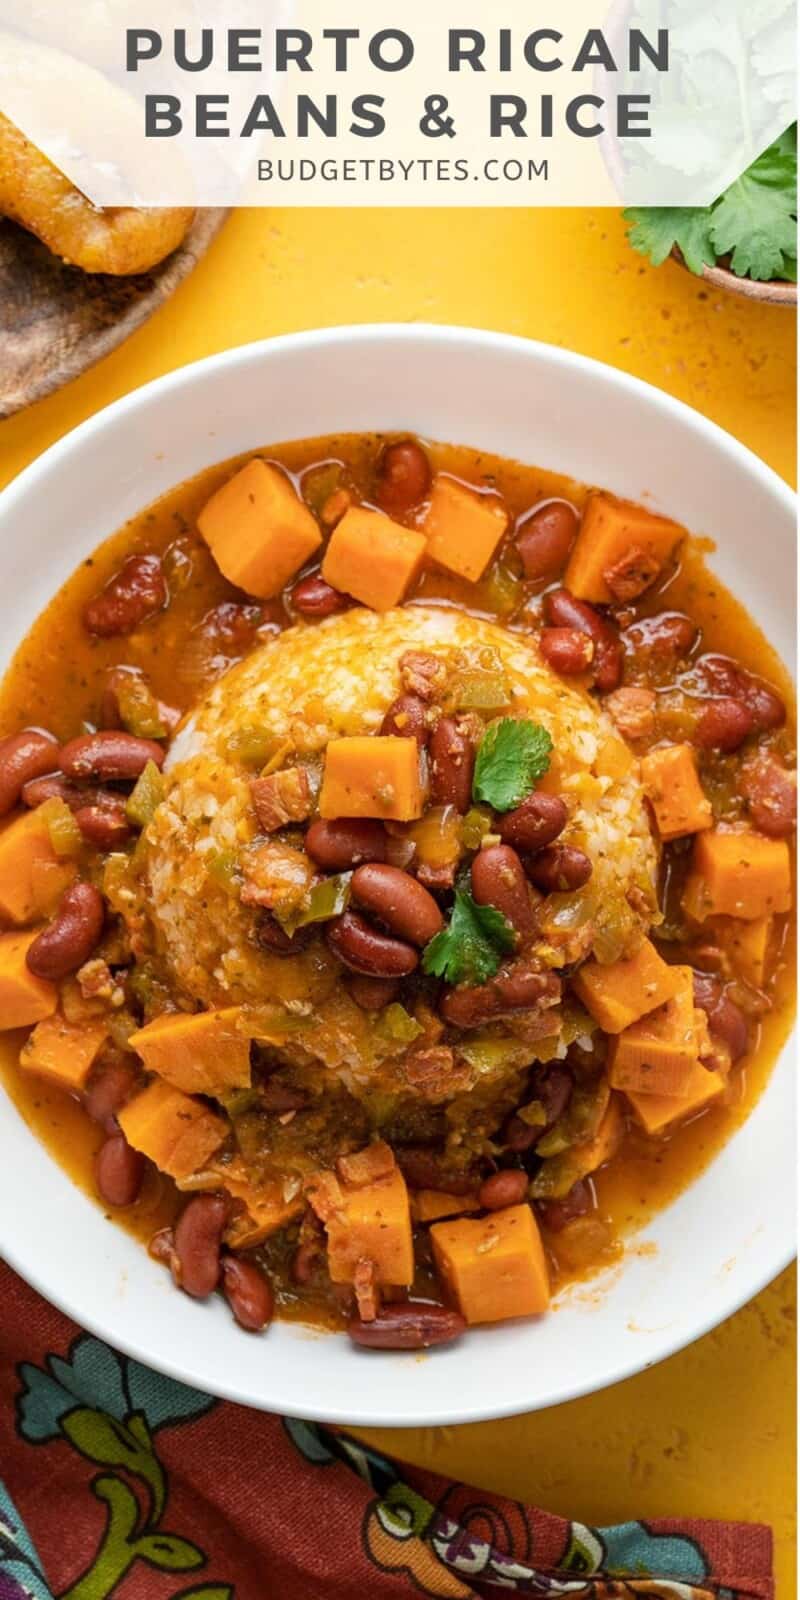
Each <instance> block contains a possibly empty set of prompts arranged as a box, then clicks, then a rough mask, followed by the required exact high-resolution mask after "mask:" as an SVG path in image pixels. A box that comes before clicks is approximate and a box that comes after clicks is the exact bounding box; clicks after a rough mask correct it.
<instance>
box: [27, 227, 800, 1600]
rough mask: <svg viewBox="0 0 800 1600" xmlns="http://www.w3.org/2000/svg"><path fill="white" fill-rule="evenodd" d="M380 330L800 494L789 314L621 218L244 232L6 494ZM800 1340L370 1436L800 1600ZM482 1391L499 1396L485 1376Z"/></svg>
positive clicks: (94, 374)
mask: <svg viewBox="0 0 800 1600" xmlns="http://www.w3.org/2000/svg"><path fill="white" fill-rule="evenodd" d="M378 321H432V322H453V323H461V324H471V325H473V326H482V327H488V328H498V329H502V330H504V331H506V332H510V333H518V334H525V335H528V336H531V337H534V338H537V339H543V340H546V341H549V342H551V343H553V344H558V345H563V346H566V347H568V348H571V349H574V350H580V351H583V352H584V353H585V354H587V355H591V356H595V357H598V358H599V359H600V360H603V361H607V362H610V363H611V364H612V365H614V366H618V367H622V368H625V369H626V370H627V371H629V372H633V373H636V374H637V375H638V376H639V377H642V378H646V379H648V380H649V381H650V382H651V383H654V384H656V385H658V386H659V387H661V388H663V389H667V390H669V391H670V392H671V393H672V394H674V395H677V396H678V397H679V398H680V399H682V400H686V401H688V402H689V404H690V405H693V406H695V407H696V408H697V409H698V410H700V411H702V412H704V413H705V414H706V416H709V417H711V418H713V419H714V420H715V421H716V422H719V423H721V424H722V426H723V427H724V428H727V429H728V430H729V431H730V432H731V433H733V434H735V435H737V437H738V438H740V439H742V440H743V441H744V442H745V443H746V444H747V445H749V446H750V448H751V449H753V450H755V451H756V452H757V453H758V454H759V455H760V456H762V457H763V458H764V460H766V461H768V462H769V463H770V465H771V466H773V467H774V468H775V469H776V470H777V471H778V472H781V473H782V474H783V475H784V476H785V477H787V478H790V477H791V475H792V473H793V470H794V460H795V381H796V380H795V371H794V357H795V346H794V337H795V318H794V316H793V315H792V313H791V312H787V311H785V310H782V309H779V308H771V307H762V306H758V305H752V304H749V303H747V302H745V301H741V300H737V299H735V298H733V297H731V296H726V295H722V294H719V293H716V292H712V291H709V290H707V289H706V288H705V286H704V285H703V284H702V283H700V282H698V280H696V279H694V278H692V277H690V276H689V275H688V274H687V273H685V272H683V271H682V270H681V269H680V268H679V267H677V266H675V265H673V264H671V263H670V264H668V265H667V266H665V267H662V268H660V269H659V270H658V271H654V270H653V269H652V268H650V267H649V266H648V265H647V264H646V263H645V262H643V261H642V260H641V259H640V258H639V257H638V256H636V255H634V254H633V253H632V252H631V251H630V250H629V248H628V246H627V245H626V243H625V239H624V230H623V225H622V223H621V221H620V219H619V217H618V216H617V214H616V213H613V212H606V211H570V210H560V211H558V210H553V211H532V212H522V211H479V212H458V211H435V212H415V211H362V212H357V211H340V212H336V211H332V210H331V211H328V210H325V211H321V210H320V211H304V210H296V211H290V210H286V211H271V212H266V211H263V212H253V211H250V212H248V211H243V212H239V213H237V214H236V215H234V216H233V217H232V218H231V219H230V221H229V222H228V224H227V226H226V228H225V229H224V231H223V233H222V235H221V236H220V237H219V239H218V240H217V242H216V243H215V244H214V246H213V247H212V249H211V250H210V252H209V254H208V255H207V256H206V257H205V259H204V260H203V261H202V262H201V264H200V266H199V267H198V269H197V271H196V272H195V273H194V275H193V276H192V277H191V278H190V279H189V280H188V281H187V282H186V283H185V284H183V285H182V287H181V288H180V289H179V290H178V292H177V293H176V294H175V296H174V297H173V299H172V300H170V301H169V303H168V304H167V305H166V306H165V307H164V308H163V309H162V310H161V311H159V313H158V314H157V315H156V316H155V317H154V318H153V319H152V321H151V322H150V323H148V325H147V326H146V327H145V328H143V329H141V330H140V332H139V333H137V334H136V335H135V336H134V337H133V338H132V339H130V340H129V341H128V343H127V344H125V345H123V346H122V348H121V349H120V350H118V351H116V352H115V353H114V354H113V355H111V356H110V357H108V358H107V359H106V360H105V361H104V362H102V363H101V365H100V366H99V367H96V368H95V369H94V370H93V371H91V372H89V373H87V374H86V375H84V377H82V378H80V379H79V380H78V381H77V382H76V383H73V384H72V385H71V386H70V387H68V388H67V389H64V390H62V391H61V392H60V393H59V394H57V395H54V396H52V397H51V398H50V399H48V400H45V401H43V402H42V403H41V404H40V405H38V406H35V407H33V408H32V409H31V410H29V411H27V412H25V413H23V414H22V415H21V416H18V417H15V418H12V419H10V421H8V422H6V423H4V424H0V483H3V482H6V481H8V480H9V479H10V478H12V477H13V476H14V474H15V473H16V472H18V471H19V470H20V469H21V468H22V467H24V466H25V465H26V464H27V462H29V461H31V460H33V458H34V457H35V456H37V455H39V454H40V452H41V451H42V450H44V449H45V448H46V447H47V446H48V445H49V444H51V443H52V442H53V440H55V439H58V438H59V437H60V436H61V435H62V434H64V433H66V432H67V431H68V430H69V429H70V428H72V427H74V426H75V425H76V424H77V423H78V422H80V421H82V419H83V418H84V417H87V416H89V415H90V414H91V413H92V412H94V411H97V410H99V409H100V407H101V406H104V405H106V404H108V402H109V401H111V400H114V399H116V398H117V396H118V395H121V394H124V393H126V392H127V391H128V390H130V389H133V388H136V387H137V386H138V385H139V384H142V383H145V382H147V381H148V379H150V378H154V377H156V376H157V375H158V374H159V373H162V372H166V371H168V370H169V369H170V368H173V367H177V366H182V365H183V364H184V363H186V362H188V361H193V360H196V359H197V358H198V357H200V356H204V355H207V354H209V353H210V352H211V351H215V350H221V349H224V348H225V347H227V346H231V345H237V344H243V343H246V342H247V341H248V340H250V339H257V338H262V337H264V336H266V335H270V334H275V333H285V332H289V331H291V330H292V329H296V328H307V327H314V326H320V325H323V324H326V325H330V324H334V323H346V322H378ZM543 464H544V465H546V463H543ZM676 470H679V464H676ZM109 531H111V530H109ZM753 536H754V538H757V537H758V530H757V529H754V530H753ZM764 1178H765V1182H768V1174H767V1173H765V1175H764ZM794 1326H795V1299H794V1286H793V1276H792V1274H791V1273H789V1272H787V1273H786V1274H784V1276H783V1277H781V1278H780V1279H778V1281H777V1282H776V1283H774V1284H773V1285H772V1286H771V1287H770V1288H769V1289H767V1290H765V1292H764V1293H763V1294H762V1295H760V1296H759V1298H758V1299H757V1300H755V1301H754V1302H753V1303H752V1304H751V1305H750V1306H748V1307H746V1308H745V1309H744V1310H743V1311H741V1312H740V1313H739V1314H738V1316H736V1317H734V1318H732V1319H731V1321H729V1322H728V1323H726V1324H725V1325H724V1326H723V1327H721V1328H719V1329H718V1330H717V1331H716V1332H715V1333H712V1334H710V1335H708V1337H706V1338H705V1339H702V1340H701V1341H700V1342H699V1343H698V1344H696V1345H694V1346H693V1347H692V1348H691V1349H689V1350H686V1351H684V1352H683V1353H682V1354H680V1355H677V1356H675V1357H673V1358H672V1359H671V1360H670V1361H667V1362H665V1363H664V1364H663V1365H661V1366H660V1367H656V1368H654V1369H653V1370H652V1371H650V1372H647V1373H644V1374H642V1375H641V1376H640V1377H638V1378H634V1379H631V1380H630V1381H629V1382H627V1383H625V1384H622V1385H620V1386H618V1387H617V1388H615V1389H611V1390H607V1391H606V1392H605V1393H603V1394H598V1395H594V1396H593V1397H591V1398H589V1399H586V1400H580V1401H575V1402H573V1403H572V1404H571V1405H567V1406H562V1407H559V1408H557V1409H555V1410H552V1411H548V1412H540V1413H538V1414H537V1415H533V1416H523V1417H516V1418H512V1419H510V1420H508V1421H505V1422H499V1423H493V1424H490V1423H485V1424H480V1425H473V1426H470V1427H465V1428H447V1429H445V1428H430V1429H413V1430H410V1431H407V1432H397V1431H389V1430H375V1431H373V1432H371V1433H370V1434H369V1435H364V1436H365V1437H368V1438H369V1439H371V1440H372V1441H373V1442H375V1443H376V1444H378V1445H379V1446H380V1447H381V1448H384V1449H387V1450H389V1451H394V1452H395V1453H396V1454H400V1455H403V1456H404V1457H405V1458H406V1459H408V1460H414V1461H418V1462H422V1463H424V1464H426V1465H427V1466H430V1467H433V1468H435V1469H436V1470H438V1471H441V1472H445V1473H453V1474H457V1475H460V1476H463V1477H465V1478H467V1479H469V1480H471V1481H472V1482H474V1483H477V1484H480V1485H481V1486H485V1487H490V1488H494V1489H498V1490H501V1491H505V1492H506V1493H508V1494H511V1495H514V1496H515V1497H517V1498H521V1499H530V1500H533V1501H536V1502H538V1503H539V1504H540V1505H542V1506H545V1507H547V1508H548V1509H549V1510H552V1511H556V1512H562V1513H564V1514H565V1515H569V1516H572V1517H576V1518H579V1519H581V1520H582V1521H585V1522H609V1521H618V1520H625V1519H627V1518H629V1517H634V1516H644V1517H649V1516H650V1517H654V1516H659V1515H663V1516H676V1515H680V1514H686V1513H691V1514H692V1515H693V1516H708V1517H740V1518H744V1519H746V1518H752V1519H761V1520H763V1521H765V1522H769V1523H771V1524H772V1525H773V1527H774V1529H775V1533H776V1538H777V1571H778V1585H779V1587H778V1593H779V1595H780V1596H781V1600H788V1597H789V1596H791V1595H793V1594H794V1561H793V1555H792V1538H793V1512H794V1505H795V1487H794V1418H795V1399H794V1392H795V1357H794ZM479 1381H482V1382H483V1383H485V1384H486V1386H487V1390H490V1388H491V1381H492V1374H491V1369H490V1368H489V1366H488V1364H487V1366H486V1367H485V1369H484V1370H483V1371H482V1373H481V1375H480V1379H479Z"/></svg>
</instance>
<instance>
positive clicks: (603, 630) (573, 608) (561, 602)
mask: <svg viewBox="0 0 800 1600" xmlns="http://www.w3.org/2000/svg"><path fill="white" fill-rule="evenodd" d="M544 614H545V618H546V620H547V622H548V623H549V625H550V627H552V628H574V629H576V630H577V632H578V633H585V634H587V635H588V637H589V638H590V639H593V640H594V682H595V687H596V688H598V689H599V690H600V691H601V693H602V694H609V693H610V692H611V690H612V689H616V688H618V687H619V684H620V683H621V681H622V667H623V651H622V645H621V644H620V641H619V635H618V634H617V633H616V631H615V629H614V628H612V626H611V623H610V622H607V621H606V619H605V617H601V615H600V613H599V611H595V608H594V606H590V605H587V604H586V601H585V600H578V599H577V598H576V596H575V595H573V594H570V592H569V589H551V590H549V592H548V593H547V594H546V595H545V597H544Z"/></svg>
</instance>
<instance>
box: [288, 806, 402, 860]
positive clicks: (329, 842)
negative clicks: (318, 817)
mask: <svg viewBox="0 0 800 1600" xmlns="http://www.w3.org/2000/svg"><path fill="white" fill-rule="evenodd" d="M303 843H304V846H305V850H306V854H307V855H309V856H310V857H311V860H312V861H313V862H314V863H315V864H316V866H318V867H322V870H323V872H350V871H351V870H352V868H353V867H358V866H360V865H361V864H362V862H364V861H385V860H386V852H387V849H388V840H387V836H386V829H385V828H384V826H383V823H382V822H372V821H371V820H370V819H369V818H368V817H341V818H340V819H339V820H338V821H336V822H322V821H319V822H312V824H311V827H310V828H308V829H307V831H306V836H305V839H304V841H303Z"/></svg>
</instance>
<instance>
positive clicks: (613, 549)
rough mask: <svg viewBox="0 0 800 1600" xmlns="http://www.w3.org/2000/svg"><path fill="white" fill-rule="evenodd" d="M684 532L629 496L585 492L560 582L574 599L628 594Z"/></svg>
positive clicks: (649, 577)
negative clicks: (577, 526)
mask: <svg viewBox="0 0 800 1600" xmlns="http://www.w3.org/2000/svg"><path fill="white" fill-rule="evenodd" d="M685 536H686V535H685V531H684V529H683V528H680V527H679V526H678V524H677V522H670V521H669V520H668V519H667V518H666V517H657V516H656V515H655V514H654V513H653V512H652V511H648V510H646V508H645V507H644V506H637V505H635V504H634V503H633V501H631V500H618V499H617V498H616V496H615V495H613V494H606V493H596V494H590V496H589V498H588V500H587V502H586V509H585V511H584V513H583V521H582V523H581V526H580V531H579V533H578V537H577V539H576V540H575V544H574V545H573V548H572V555H571V556H570V559H569V562H568V564H567V570H566V573H565V574H564V583H565V585H566V587H567V588H568V589H569V590H570V592H571V593H572V594H574V595H577V596H578V598H579V599H580V600H591V601H592V602H593V603H595V604H600V605H612V604H614V603H615V602H617V603H618V602H620V601H622V602H626V601H627V600H630V599H634V598H635V597H636V595H637V594H641V593H642V592H643V591H644V589H646V588H649V587H650V584H651V583H652V582H654V581H655V579H656V578H657V576H658V574H659V572H660V571H661V569H662V568H663V567H664V566H666V563H667V562H668V561H669V558H670V556H671V555H672V554H673V551H675V550H676V549H677V547H678V545H679V544H680V542H681V540H682V539H684V538H685ZM607 575H608V576H607ZM609 578H610V582H609ZM628 584H630V587H626V585H628Z"/></svg>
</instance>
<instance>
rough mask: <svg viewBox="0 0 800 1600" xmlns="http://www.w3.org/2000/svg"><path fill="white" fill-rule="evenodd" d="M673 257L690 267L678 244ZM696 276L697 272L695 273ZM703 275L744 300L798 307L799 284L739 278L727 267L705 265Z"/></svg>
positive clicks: (680, 263)
mask: <svg viewBox="0 0 800 1600" xmlns="http://www.w3.org/2000/svg"><path fill="white" fill-rule="evenodd" d="M672 255H673V259H674V260H675V261H677V262H678V264H679V265H680V266H682V267H683V268H684V270H685V271H686V272H688V271H689V268H688V267H687V265H686V262H685V261H684V259H683V256H682V254H681V252H680V250H679V249H678V246H677V245H676V246H675V248H674V250H673V251H672ZM694 276H695V277H696V276H697V274H696V273H695V274H694ZM703 277H704V278H705V280H706V283H710V284H712V285H713V287H714V288H715V289H725V290H727V292H728V294H737V295H739V296H740V298H741V299H743V300H760V302H761V304H762V305H771V306H794V307H795V309H796V308H797V284H796V283H786V282H783V281H778V280H776V281H775V282H773V283H759V282H757V281H756V280H755V279H754V278H739V277H737V275H736V273H735V272H730V271H729V270H728V268H727V267H704V268H703Z"/></svg>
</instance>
